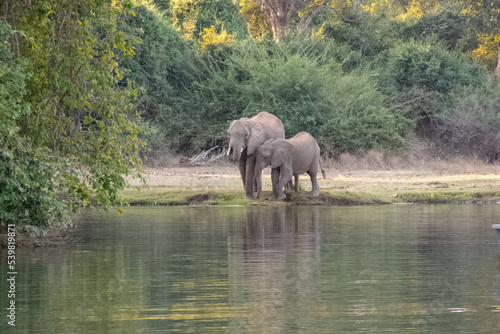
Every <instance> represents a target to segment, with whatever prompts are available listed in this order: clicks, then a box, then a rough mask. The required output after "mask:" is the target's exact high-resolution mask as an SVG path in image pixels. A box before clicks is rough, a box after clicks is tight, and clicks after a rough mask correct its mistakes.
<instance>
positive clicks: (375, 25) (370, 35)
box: [317, 13, 406, 59]
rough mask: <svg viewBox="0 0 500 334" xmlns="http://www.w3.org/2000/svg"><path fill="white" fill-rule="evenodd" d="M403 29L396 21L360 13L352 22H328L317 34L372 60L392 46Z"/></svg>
mask: <svg viewBox="0 0 500 334" xmlns="http://www.w3.org/2000/svg"><path fill="white" fill-rule="evenodd" d="M405 27H406V24H404V23H401V22H398V21H393V20H389V19H387V18H385V17H381V16H379V15H375V14H367V13H361V14H357V15H356V16H355V17H354V18H353V21H352V22H344V21H341V20H339V19H338V18H334V19H331V20H328V21H327V22H325V23H324V24H323V26H322V27H321V28H320V29H319V30H318V33H317V34H319V35H321V36H323V37H324V38H326V39H332V40H334V41H335V42H336V43H338V44H341V45H348V46H349V48H350V49H351V50H352V51H356V52H359V53H360V54H361V55H362V56H363V57H368V58H369V59H373V58H374V57H376V56H377V55H378V54H379V53H380V52H382V51H384V50H386V49H387V48H389V47H390V46H391V45H392V44H394V42H395V41H396V40H397V39H398V38H400V34H401V31H403V29H404V28H405Z"/></svg>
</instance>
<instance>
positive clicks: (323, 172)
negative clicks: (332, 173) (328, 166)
mask: <svg viewBox="0 0 500 334" xmlns="http://www.w3.org/2000/svg"><path fill="white" fill-rule="evenodd" d="M319 168H320V169H321V174H322V175H323V178H324V179H326V174H325V170H324V169H323V165H322V164H321V158H320V159H319Z"/></svg>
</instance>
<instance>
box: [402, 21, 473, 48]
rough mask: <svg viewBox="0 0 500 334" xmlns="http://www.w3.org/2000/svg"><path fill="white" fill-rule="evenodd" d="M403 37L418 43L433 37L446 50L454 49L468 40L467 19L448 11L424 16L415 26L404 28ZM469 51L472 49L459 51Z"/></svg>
mask: <svg viewBox="0 0 500 334" xmlns="http://www.w3.org/2000/svg"><path fill="white" fill-rule="evenodd" d="M403 36H404V38H405V39H406V40H411V39H414V40H419V41H425V40H426V39H427V38H429V37H434V38H435V39H437V40H439V41H441V42H442V43H443V44H444V45H446V46H447V47H448V48H450V49H455V47H457V46H465V45H464V41H465V40H466V39H468V38H469V37H468V31H467V17H466V16H465V15H461V14H460V13H455V12H450V11H445V12H441V13H436V14H426V15H424V16H422V17H421V18H420V19H419V20H418V21H417V22H416V23H415V24H413V25H411V26H408V27H406V28H404V30H403ZM471 50H473V49H469V50H467V49H465V50H464V49H461V50H460V51H462V52H465V51H471Z"/></svg>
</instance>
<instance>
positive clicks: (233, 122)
mask: <svg viewBox="0 0 500 334" xmlns="http://www.w3.org/2000/svg"><path fill="white" fill-rule="evenodd" d="M235 123H236V121H232V122H231V125H229V129H227V134H229V132H230V131H231V129H232V128H233V126H234V124H235Z"/></svg>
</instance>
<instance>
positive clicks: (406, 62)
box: [379, 41, 485, 94]
mask: <svg viewBox="0 0 500 334" xmlns="http://www.w3.org/2000/svg"><path fill="white" fill-rule="evenodd" d="M379 60H380V63H379V64H380V65H381V66H383V69H382V70H381V73H380V75H379V83H380V86H381V87H382V88H383V89H384V90H385V91H386V92H387V93H388V94H390V92H391V91H404V90H407V89H410V88H413V87H420V88H422V89H425V90H428V91H436V92H439V93H443V94H447V93H450V92H452V91H453V90H454V89H456V88H460V87H464V86H469V85H476V86H477V85H478V84H479V83H480V82H481V80H482V79H483V78H485V72H484V71H483V69H482V68H481V67H480V66H478V65H476V64H473V63H471V62H469V61H468V60H467V59H466V58H465V57H463V56H460V55H458V54H455V53H452V52H449V51H447V50H446V47H445V46H443V45H441V44H440V43H438V42H436V41H426V42H419V41H409V42H405V43H399V44H397V45H395V46H394V47H393V48H391V49H390V50H388V51H387V52H386V53H384V54H382V55H381V56H380V58H379Z"/></svg>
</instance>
